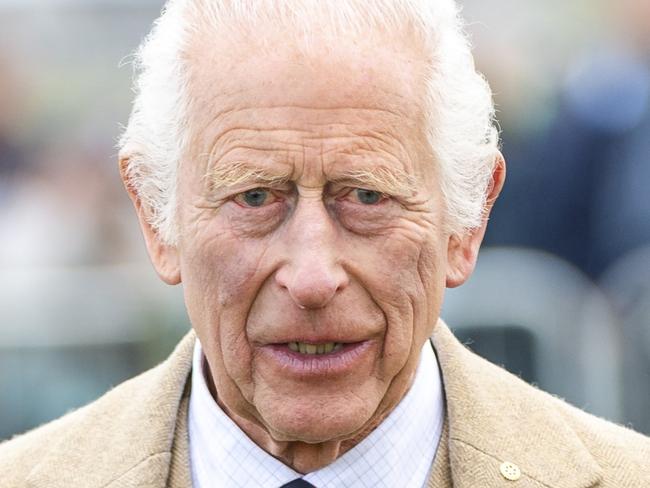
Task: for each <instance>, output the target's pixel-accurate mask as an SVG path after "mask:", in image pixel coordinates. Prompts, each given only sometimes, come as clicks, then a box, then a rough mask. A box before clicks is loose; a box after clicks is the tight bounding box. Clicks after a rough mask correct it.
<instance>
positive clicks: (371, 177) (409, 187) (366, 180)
mask: <svg viewBox="0 0 650 488" xmlns="http://www.w3.org/2000/svg"><path fill="white" fill-rule="evenodd" d="M332 182H334V183H339V184H340V183H347V184H349V185H352V186H355V187H359V188H365V189H368V190H375V191H378V192H381V193H385V194H386V195H390V196H396V197H411V196H413V195H415V194H416V193H417V186H416V183H415V179H414V178H413V177H412V176H411V175H409V174H408V173H406V172H405V171H403V170H401V169H397V168H389V167H387V166H377V167H374V168H371V169H370V168H369V169H355V170H350V171H345V172H343V173H340V174H337V175H336V176H335V177H334V178H332Z"/></svg>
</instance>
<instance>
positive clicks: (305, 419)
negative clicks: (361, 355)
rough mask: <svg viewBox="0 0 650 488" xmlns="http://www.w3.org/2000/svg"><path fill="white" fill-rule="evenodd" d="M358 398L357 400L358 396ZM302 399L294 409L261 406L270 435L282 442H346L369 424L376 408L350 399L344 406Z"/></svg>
mask: <svg viewBox="0 0 650 488" xmlns="http://www.w3.org/2000/svg"><path fill="white" fill-rule="evenodd" d="M356 400H357V401H358V399H356ZM308 403H309V402H307V404H305V403H303V402H301V404H300V405H295V406H294V408H287V405H286V403H284V404H283V405H282V407H280V406H277V408H273V406H272V405H269V407H270V408H268V409H266V408H262V409H260V414H261V415H262V419H263V421H264V424H265V425H266V427H267V429H268V430H269V432H270V433H271V436H272V437H273V438H274V439H275V440H276V441H280V442H292V441H293V442H295V441H298V442H305V443H308V444H320V443H323V442H330V441H343V440H346V439H350V438H352V437H355V436H356V435H358V433H359V432H360V431H362V430H364V428H365V427H366V426H367V425H368V424H369V423H370V421H371V417H372V414H373V413H374V411H375V408H371V407H370V405H367V404H364V405H358V404H355V402H350V401H349V400H348V401H347V402H345V403H344V404H342V405H338V404H332V402H326V404H324V403H323V402H314V403H313V404H311V405H309V404H308Z"/></svg>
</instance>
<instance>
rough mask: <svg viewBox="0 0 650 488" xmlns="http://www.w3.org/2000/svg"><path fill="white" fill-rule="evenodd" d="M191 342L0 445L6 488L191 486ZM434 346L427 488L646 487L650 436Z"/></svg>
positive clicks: (464, 353) (439, 333) (439, 336)
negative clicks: (439, 413) (439, 403)
mask: <svg viewBox="0 0 650 488" xmlns="http://www.w3.org/2000/svg"><path fill="white" fill-rule="evenodd" d="M194 341H195V337H194V335H193V334H192V333H190V334H188V335H187V336H186V337H185V338H184V339H183V340H182V342H181V343H180V344H179V345H178V347H177V348H176V350H175V351H174V352H173V353H172V355H171V356H170V357H169V359H168V360H166V361H165V362H164V363H162V364H160V365H159V366H157V367H156V368H154V369H152V370H150V371H148V372H146V373H144V374H142V375H140V376H138V377H136V378H134V379H132V380H130V381H127V382H126V383H123V384H122V385H120V386H118V387H116V388H115V389H113V390H112V391H110V392H109V393H107V394H106V395H104V396H103V397H102V398H100V399H99V400H97V401H95V402H94V403H92V404H90V405H88V406H86V407H84V408H81V409H79V410H77V411H75V412H72V413H70V414H68V415H66V416H65V417H62V418H61V419H59V420H56V421H54V422H51V423H49V424H47V425H45V426H43V427H40V428H38V429H36V430H34V431H32V432H30V433H27V434H24V435H22V436H18V437H16V438H14V439H13V440H11V441H9V442H5V443H4V444H2V445H0V487H1V488H24V487H30V488H46V487H47V488H64V487H65V488H122V487H148V488H163V487H171V488H190V487H191V476H190V474H189V473H190V468H189V455H188V452H189V451H188V439H187V425H186V418H187V408H188V398H189V392H190V389H191V385H190V370H191V366H192V350H193V345H194ZM432 342H433V345H434V348H435V350H436V355H437V358H438V361H439V363H440V370H441V373H442V377H443V384H444V391H445V398H446V420H445V430H444V433H443V439H442V441H441V449H439V452H438V454H437V456H436V462H435V463H434V469H433V471H432V475H431V479H430V480H429V487H431V488H433V487H447V486H454V487H458V488H492V487H504V488H505V487H511V488H522V487H531V488H533V487H534V488H588V487H601V488H627V487H634V488H644V487H650V439H648V438H647V437H644V436H642V435H640V434H637V433H635V432H633V431H631V430H628V429H626V428H623V427H620V426H617V425H614V424H612V423H609V422H606V421H604V420H601V419H599V418H596V417H593V416H591V415H588V414H586V413H584V412H582V411H580V410H578V409H576V408H574V407H571V406H570V405H568V404H566V403H564V402H563V401H561V400H560V399H557V398H555V397H553V396H551V395H549V394H547V393H544V392H542V391H540V390H537V389H535V388H534V387H532V386H529V385H527V384H526V383H524V382H523V381H521V380H519V379H518V378H516V377H515V376H513V375H511V374H509V373H508V372H506V371H505V370H503V369H501V368H499V367H497V366H495V365H493V364H490V363H489V362H487V361H485V360H483V359H481V358H480V357H478V356H476V355H475V354H473V353H472V352H470V351H469V350H468V349H466V348H465V347H464V346H463V345H462V344H460V343H459V342H458V341H457V340H456V339H455V337H454V336H453V334H452V333H451V332H450V330H449V329H448V328H447V326H446V325H445V324H444V323H443V322H442V321H440V322H439V323H438V324H437V325H436V328H435V332H434V334H433V336H432ZM504 463H510V464H504ZM504 466H505V467H504ZM513 470H514V471H513ZM508 478H512V479H508Z"/></svg>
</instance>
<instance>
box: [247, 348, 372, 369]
mask: <svg viewBox="0 0 650 488" xmlns="http://www.w3.org/2000/svg"><path fill="white" fill-rule="evenodd" d="M374 343H375V341H373V340H363V341H358V342H334V341H327V342H325V341H322V342H321V341H318V342H317V341H290V342H282V343H275V344H268V345H266V346H262V347H260V349H259V351H260V352H261V353H262V357H264V358H265V360H266V361H268V363H267V364H268V366H269V367H271V368H277V371H278V372H281V373H282V374H283V375H289V376H297V377H302V378H306V377H313V376H321V377H322V376H327V377H335V376H339V375H349V374H350V373H351V372H353V371H357V370H358V369H359V368H360V367H362V365H363V364H364V363H366V362H368V361H369V360H370V357H371V349H372V346H373V344H374Z"/></svg>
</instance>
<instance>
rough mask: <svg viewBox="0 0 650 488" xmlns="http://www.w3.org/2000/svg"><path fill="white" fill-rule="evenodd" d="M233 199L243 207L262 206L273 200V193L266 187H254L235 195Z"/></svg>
mask: <svg viewBox="0 0 650 488" xmlns="http://www.w3.org/2000/svg"><path fill="white" fill-rule="evenodd" d="M235 201H236V202H237V203H239V204H240V205H243V206H245V207H253V208H256V207H262V206H264V205H268V204H269V203H272V202H273V194H272V193H271V191H270V190H267V189H266V188H254V189H252V190H248V191H245V192H243V193H240V194H239V195H237V196H236V197H235Z"/></svg>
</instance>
